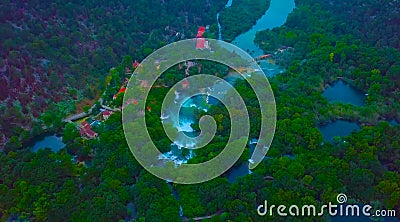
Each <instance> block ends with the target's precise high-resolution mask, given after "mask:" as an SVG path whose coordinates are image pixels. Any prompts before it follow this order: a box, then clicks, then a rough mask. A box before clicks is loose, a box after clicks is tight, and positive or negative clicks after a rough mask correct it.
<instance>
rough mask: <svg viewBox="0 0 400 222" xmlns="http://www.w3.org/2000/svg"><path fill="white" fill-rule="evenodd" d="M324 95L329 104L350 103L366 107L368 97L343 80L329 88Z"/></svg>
mask: <svg viewBox="0 0 400 222" xmlns="http://www.w3.org/2000/svg"><path fill="white" fill-rule="evenodd" d="M322 95H323V96H324V97H325V98H327V99H328V101H329V102H340V103H348V104H352V105H355V106H364V105H365V97H366V95H365V94H364V93H363V92H361V91H360V90H358V89H356V88H354V87H353V86H351V85H349V84H347V83H346V82H344V81H343V80H338V81H336V82H335V83H334V84H333V85H331V86H328V87H327V88H326V90H325V91H324V92H323V94H322Z"/></svg>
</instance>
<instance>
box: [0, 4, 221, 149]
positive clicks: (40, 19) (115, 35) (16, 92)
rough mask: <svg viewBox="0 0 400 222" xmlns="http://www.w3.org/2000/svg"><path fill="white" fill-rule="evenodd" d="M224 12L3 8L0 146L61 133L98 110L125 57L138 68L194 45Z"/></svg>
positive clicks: (203, 7)
mask: <svg viewBox="0 0 400 222" xmlns="http://www.w3.org/2000/svg"><path fill="white" fill-rule="evenodd" d="M224 4H225V3H224V2H223V1H218V0H207V1H204V0H193V1H190V3H188V2H185V1H178V0H150V1H148V0H139V1H125V0H117V1H91V0H89V1H84V2H81V1H69V2H65V1H58V0H57V1H22V0H21V1H6V2H3V3H2V4H0V33H1V36H0V48H1V51H0V73H1V76H0V111H1V113H2V118H1V120H0V131H1V134H0V145H4V142H6V141H8V139H9V138H10V136H12V135H18V137H19V139H22V140H23V141H25V140H26V139H28V138H29V137H30V136H31V134H32V133H33V134H37V133H38V132H40V131H41V129H42V125H43V127H47V128H49V127H51V126H52V125H56V127H58V126H59V124H58V123H56V122H57V121H54V122H55V123H53V122H52V121H53V120H59V119H61V117H63V116H65V115H68V114H69V113H71V112H74V111H76V110H78V111H81V110H82V106H83V105H89V104H90V105H91V103H93V101H94V99H95V98H96V97H98V96H99V92H100V91H101V88H102V87H103V85H102V84H103V82H104V78H105V76H106V75H107V72H108V70H109V69H110V68H111V67H113V66H115V65H116V64H117V63H118V62H119V61H121V59H122V57H123V56H125V55H132V56H133V58H134V59H137V60H139V61H140V60H142V59H143V58H144V57H145V56H147V55H148V54H149V53H151V52H152V51H153V50H155V49H157V48H159V47H160V46H162V45H165V44H167V43H168V42H171V41H176V40H179V39H181V38H191V37H194V36H195V33H196V30H197V28H198V26H200V25H204V26H205V25H212V27H216V13H217V11H219V10H221V9H222V8H223V5H224ZM213 32H214V33H216V32H217V30H215V28H214V30H213V31H211V32H210V33H211V35H213V34H212V33H213ZM214 35H215V34H214ZM61 101H63V102H62V103H60V102H61ZM55 102H58V104H57V106H56V105H55V104H54V103H55ZM45 112H47V113H45ZM44 113H45V114H44ZM32 126H34V128H32Z"/></svg>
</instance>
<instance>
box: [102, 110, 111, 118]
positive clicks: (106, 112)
mask: <svg viewBox="0 0 400 222" xmlns="http://www.w3.org/2000/svg"><path fill="white" fill-rule="evenodd" d="M111 114H113V112H112V111H110V110H104V111H103V119H104V120H107V119H108V118H109V117H110V116H111Z"/></svg>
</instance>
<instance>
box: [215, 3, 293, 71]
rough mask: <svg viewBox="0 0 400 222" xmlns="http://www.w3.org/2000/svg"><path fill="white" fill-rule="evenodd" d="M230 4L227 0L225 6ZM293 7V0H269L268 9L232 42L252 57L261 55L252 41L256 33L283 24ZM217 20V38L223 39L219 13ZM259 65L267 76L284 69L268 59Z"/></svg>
mask: <svg viewBox="0 0 400 222" xmlns="http://www.w3.org/2000/svg"><path fill="white" fill-rule="evenodd" d="M231 5H232V0H229V1H228V3H227V4H226V6H225V8H228V7H230V6H231ZM294 8H295V2H294V0H271V3H270V6H269V8H268V10H267V11H266V12H265V14H264V15H263V16H261V18H259V19H258V20H257V22H256V24H255V25H254V26H253V27H252V28H251V29H250V30H248V31H247V32H245V33H243V34H241V35H239V36H237V37H236V38H235V39H234V40H233V42H232V43H233V44H234V45H236V46H238V47H239V48H241V49H243V50H244V51H247V52H249V53H250V54H251V55H252V56H253V57H258V56H261V55H263V54H264V53H263V51H262V49H260V47H258V45H257V44H256V43H255V42H254V39H255V37H256V33H257V32H259V31H262V30H266V29H273V28H276V27H279V26H282V25H283V24H285V22H286V19H287V17H288V15H289V14H290V13H291V12H292V11H293V9H294ZM217 22H218V28H219V33H218V36H219V39H220V40H222V39H223V27H222V25H221V24H220V22H219V13H218V14H217ZM260 67H261V68H262V69H263V71H264V73H265V74H266V75H267V76H269V77H270V76H275V75H276V74H279V73H281V72H283V71H284V70H283V69H282V68H280V67H279V66H276V65H274V64H272V63H270V62H268V61H261V62H260Z"/></svg>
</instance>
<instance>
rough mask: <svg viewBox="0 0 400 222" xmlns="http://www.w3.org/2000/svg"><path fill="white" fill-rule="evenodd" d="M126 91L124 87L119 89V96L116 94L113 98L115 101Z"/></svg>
mask: <svg viewBox="0 0 400 222" xmlns="http://www.w3.org/2000/svg"><path fill="white" fill-rule="evenodd" d="M125 91H126V88H125V87H124V86H122V87H121V88H120V89H119V91H118V92H117V94H115V95H114V96H113V99H116V98H117V97H118V95H119V94H120V93H124V92H125Z"/></svg>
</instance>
